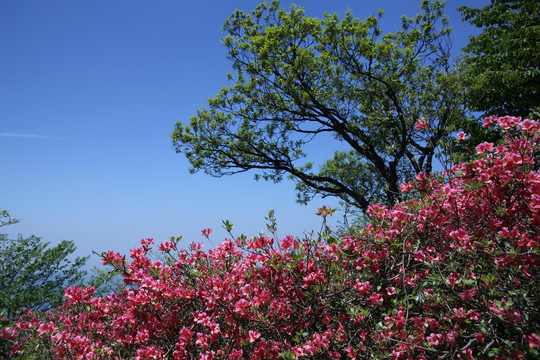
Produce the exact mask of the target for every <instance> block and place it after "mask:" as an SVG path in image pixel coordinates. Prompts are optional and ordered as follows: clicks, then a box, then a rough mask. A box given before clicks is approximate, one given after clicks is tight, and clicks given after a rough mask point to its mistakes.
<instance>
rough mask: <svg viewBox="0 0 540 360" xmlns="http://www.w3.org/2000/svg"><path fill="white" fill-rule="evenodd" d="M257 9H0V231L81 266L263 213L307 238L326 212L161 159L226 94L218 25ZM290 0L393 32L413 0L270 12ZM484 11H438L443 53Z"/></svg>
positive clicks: (314, 2)
mask: <svg viewBox="0 0 540 360" xmlns="http://www.w3.org/2000/svg"><path fill="white" fill-rule="evenodd" d="M258 2H259V1H248V0H237V1H227V0H220V1H217V0H212V1H181V0H176V1H172V0H160V1H149V0H145V1H143V0H136V1H134V0H92V1H90V0H85V1H83V0H47V1H42V0H24V1H17V0H0V49H1V50H0V51H1V54H2V55H1V56H0V154H1V155H2V166H1V169H2V176H1V177H0V208H4V209H7V210H8V211H10V212H11V214H12V216H14V217H17V218H20V219H21V223H20V224H16V225H12V226H9V227H4V228H2V231H3V232H7V233H9V234H10V235H12V236H16V234H18V233H22V234H23V235H25V236H29V235H31V234H35V235H38V236H41V237H43V238H44V240H45V241H49V242H51V243H56V242H58V241H61V240H73V241H74V242H75V244H76V245H77V248H78V250H77V254H78V255H87V254H90V253H91V251H92V250H94V251H98V252H100V251H104V250H109V249H110V250H115V251H120V252H121V253H126V252H127V251H128V250H129V249H130V248H132V247H135V246H137V245H138V241H139V240H140V239H141V238H145V237H153V238H154V239H155V241H156V242H160V241H163V240H165V239H167V238H169V237H170V236H178V235H183V238H184V243H183V245H184V246H187V244H188V243H189V242H190V241H202V242H203V243H207V242H206V240H205V239H204V238H202V237H201V235H200V234H201V230H202V229H203V228H207V227H209V228H212V229H214V234H213V235H212V239H213V242H214V243H217V242H219V241H221V240H222V239H223V238H225V236H226V234H225V232H224V230H221V228H220V224H221V220H222V219H229V220H230V221H231V222H233V223H234V224H235V225H236V229H235V233H236V234H240V233H245V234H246V235H248V236H254V235H257V234H258V232H259V231H260V230H263V229H265V228H266V227H265V220H264V217H265V216H266V214H267V213H268V210H269V209H274V210H275V211H276V216H277V219H278V232H279V234H280V236H285V235H287V234H291V235H302V234H303V233H304V231H306V230H309V229H318V228H319V227H320V219H319V218H318V217H317V216H315V215H314V213H315V212H316V209H317V208H318V207H320V206H321V205H323V204H329V205H335V204H336V202H335V201H331V200H328V199H316V200H314V201H313V202H312V203H311V204H309V205H308V206H302V205H298V204H296V203H295V192H294V183H293V182H292V181H285V182H283V183H280V184H273V183H268V182H256V181H254V180H253V174H252V173H247V174H241V175H235V176H230V177H223V178H219V179H216V178H212V177H210V176H208V175H205V174H204V173H197V174H189V172H188V167H189V165H188V162H187V161H186V159H185V158H184V156H183V155H179V154H176V153H175V152H174V150H173V149H172V144H171V140H170V134H171V132H172V130H173V126H174V124H175V122H176V121H177V120H181V121H188V120H189V118H190V117H191V116H192V115H193V114H195V111H196V109H197V108H200V107H202V106H204V105H205V103H206V100H207V99H208V98H209V97H212V96H214V95H215V94H216V93H217V92H218V91H219V90H220V88H221V86H222V85H225V84H227V82H226V74H227V72H228V71H229V70H230V62H229V61H228V60H227V59H226V55H227V54H226V51H225V48H224V46H223V45H222V44H221V42H220V39H221V38H222V37H223V36H224V35H225V34H224V33H223V31H222V30H221V26H222V24H223V22H224V21H225V19H226V18H227V17H229V16H230V15H231V14H232V12H233V11H234V10H235V9H237V8H239V9H242V10H245V11H249V10H252V9H253V8H254V7H255V6H256V5H257V4H258ZM290 3H296V4H297V5H299V6H302V7H304V9H305V10H306V13H307V15H309V16H316V17H321V16H323V14H324V12H325V11H327V12H330V13H334V12H337V13H339V14H343V13H344V12H345V10H346V9H347V8H350V9H351V10H352V12H353V14H354V15H355V16H356V17H359V18H365V17H366V16H368V15H371V14H376V12H377V10H378V9H379V8H382V9H383V10H385V15H384V18H383V23H382V24H383V30H385V31H394V30H396V29H397V26H398V24H399V18H400V16H401V15H403V14H406V15H408V16H413V15H415V14H416V13H417V12H418V5H419V3H420V1H416V0H407V1H405V0H379V1H370V2H366V1H360V0H356V1H352V0H349V1H347V0H332V1H322V0H311V1H308V0H297V1H282V2H281V4H282V6H284V7H286V8H288V7H289V4H290ZM486 3H487V1H485V0H483V1H465V0H455V1H454V0H449V1H448V15H449V17H450V20H451V26H452V28H453V30H454V32H453V36H454V52H455V53H458V52H459V50H460V49H461V48H462V47H463V46H464V45H465V44H466V43H467V38H468V36H469V35H471V34H475V33H477V32H478V31H477V29H475V28H472V27H471V26H470V25H469V24H467V23H463V22H461V20H460V16H459V13H458V12H457V11H456V10H455V9H456V8H457V7H458V6H460V5H463V4H467V5H469V6H473V7H480V6H484V5H485V4H486ZM326 145H327V146H328V144H326ZM321 146H323V147H324V146H325V144H322V145H321ZM328 150H331V149H328ZM336 218H338V219H339V218H340V216H339V215H337V216H336ZM208 246H210V244H208ZM92 263H97V257H94V258H93V260H92Z"/></svg>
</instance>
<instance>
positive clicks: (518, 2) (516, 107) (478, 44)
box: [459, 0, 540, 117]
mask: <svg viewBox="0 0 540 360" xmlns="http://www.w3.org/2000/svg"><path fill="white" fill-rule="evenodd" d="M459 10H460V12H461V14H462V18H463V20H466V21H469V22H470V23H471V24H472V25H475V26H477V27H479V28H482V32H481V33H480V34H479V35H478V36H474V37H471V39H470V42H469V44H468V45H467V46H466V47H465V48H464V49H463V50H464V52H465V56H464V58H463V65H464V66H465V74H466V76H465V77H464V78H465V79H466V80H467V81H466V86H467V92H468V93H469V94H468V97H467V100H468V105H469V106H470V107H471V108H472V109H473V110H476V111H480V112H482V113H484V114H485V115H486V116H489V115H496V116H503V115H508V114H512V115H516V116H523V117H527V116H530V113H531V111H538V110H539V109H540V94H539V93H538V88H539V84H540V2H538V1H534V0H492V1H491V4H489V5H487V6H485V7H483V8H480V9H478V8H470V7H467V6H462V7H460V8H459Z"/></svg>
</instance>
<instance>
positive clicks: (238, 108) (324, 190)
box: [172, 1, 464, 211]
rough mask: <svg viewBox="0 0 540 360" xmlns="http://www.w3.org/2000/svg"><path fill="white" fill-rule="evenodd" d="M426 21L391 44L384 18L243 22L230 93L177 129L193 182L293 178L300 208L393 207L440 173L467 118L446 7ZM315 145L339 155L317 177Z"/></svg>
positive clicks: (421, 18)
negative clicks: (202, 177) (321, 202)
mask: <svg viewBox="0 0 540 360" xmlns="http://www.w3.org/2000/svg"><path fill="white" fill-rule="evenodd" d="M421 10H422V12H421V13H420V14H418V15H417V16H415V17H413V18H407V17H403V18H402V21H401V30H399V31H397V32H395V33H389V34H385V35H383V34H382V31H381V29H380V27H379V20H380V17H381V16H382V11H380V12H379V16H378V17H374V16H369V17H368V18H366V20H364V21H361V20H359V19H357V18H354V17H353V15H352V14H351V13H350V12H347V13H346V15H345V17H344V18H341V19H340V18H338V16H337V15H330V14H326V15H325V18H324V19H318V18H310V17H307V16H306V15H305V14H304V11H303V10H302V9H301V8H298V7H294V6H293V7H291V9H290V11H285V10H283V9H282V8H280V7H279V2H278V1H273V2H272V3H271V4H270V5H267V4H266V3H262V4H260V5H259V6H258V7H257V8H256V9H255V10H254V11H252V12H251V13H246V12H243V11H240V10H238V11H236V12H235V13H234V14H233V15H232V16H231V17H230V18H229V19H228V20H227V21H226V23H225V25H224V30H225V31H226V32H227V33H228V35H227V36H226V37H225V38H224V39H223V43H224V44H225V46H226V47H227V49H228V52H229V59H230V60H231V61H232V67H233V69H234V73H232V74H230V75H229V80H231V81H232V82H233V84H232V85H230V86H226V87H223V89H222V90H221V92H219V94H218V95H217V96H216V97H214V98H211V99H209V101H208V108H202V109H199V110H198V111H197V114H196V115H195V116H193V117H192V118H191V120H190V123H189V125H184V124H183V123H182V122H177V124H176V126H175V129H174V132H173V134H172V138H173V144H174V147H175V149H176V151H177V152H179V153H184V154H185V155H186V157H187V158H188V160H189V161H190V163H191V165H192V167H191V169H190V171H191V172H195V171H198V170H203V171H205V172H206V173H207V174H210V175H212V176H216V177H219V176H223V175H230V174H235V173H241V172H246V171H248V170H252V169H253V170H255V171H256V178H257V179H258V178H262V179H265V180H271V181H274V182H279V181H281V180H282V179H283V178H284V177H285V176H289V177H290V178H292V179H294V180H296V181H297V190H298V200H299V202H301V203H306V202H308V201H309V200H311V199H312V198H313V197H314V196H316V195H322V196H335V197H338V198H340V199H341V200H342V201H343V202H344V203H345V204H347V205H349V206H351V207H353V208H356V209H362V210H364V211H365V210H366V209H367V206H368V205H369V204H370V203H373V202H383V203H386V204H393V203H395V202H396V201H398V200H399V198H400V195H399V194H400V191H399V185H400V183H401V182H403V181H404V180H408V179H411V177H412V176H413V175H414V174H416V173H418V172H422V171H425V172H427V173H429V172H431V170H432V161H433V157H434V156H435V154H436V151H437V146H438V144H439V142H440V140H441V139H443V138H444V137H445V136H447V135H448V134H449V132H450V131H452V130H454V129H453V124H455V121H456V119H458V118H462V117H463V111H464V110H463V107H462V102H463V100H462V95H463V90H462V89H461V88H460V82H459V81H457V77H456V74H455V73H454V71H453V70H452V69H451V67H450V65H449V48H450V41H449V36H450V29H449V28H448V27H447V19H446V17H445V15H444V13H443V10H444V2H443V1H423V2H422V4H421ZM421 118H423V119H425V121H423V122H422V124H420V125H421V126H420V127H419V126H417V125H415V124H416V123H417V121H418V119H421ZM330 137H332V138H333V139H334V140H335V142H334V143H330V144H329V140H328V139H330ZM308 144H309V146H312V148H313V147H316V146H318V147H326V148H327V147H329V146H330V147H332V148H334V149H335V148H338V149H340V150H339V151H336V152H335V153H334V155H333V157H332V158H330V159H328V160H326V162H324V163H323V164H322V165H320V168H319V170H318V171H316V170H314V168H315V165H314V164H313V163H311V162H309V161H306V157H307V156H308V149H307V148H306V147H307V146H308Z"/></svg>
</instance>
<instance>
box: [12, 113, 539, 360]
mask: <svg viewBox="0 0 540 360" xmlns="http://www.w3.org/2000/svg"><path fill="white" fill-rule="evenodd" d="M484 124H485V126H498V128H499V130H500V131H501V132H503V135H504V136H505V139H504V142H502V143H501V144H498V145H494V144H490V143H483V144H479V145H478V146H477V147H476V152H477V156H476V158H475V160H473V161H470V162H467V163H460V164H457V165H455V166H453V167H452V168H451V169H448V171H443V172H442V173H441V174H439V175H437V176H435V177H428V176H427V175H426V174H424V173H420V174H418V175H417V177H416V180H415V181H412V182H410V183H404V184H402V191H403V192H406V193H408V194H409V195H410V200H407V201H405V202H403V203H400V204H398V205H396V206H394V207H393V208H392V209H388V208H386V207H384V206H382V205H380V204H373V205H371V206H370V207H369V210H368V213H369V215H370V216H371V221H370V222H369V224H368V225H366V226H365V227H363V228H362V229H361V230H360V231H358V233H357V234H355V236H348V237H345V238H338V237H336V236H334V235H333V234H332V233H331V231H330V230H329V229H328V228H327V227H326V226H324V227H323V230H322V231H321V233H319V234H318V235H317V236H305V237H292V236H286V237H285V238H282V239H279V238H277V236H276V235H275V233H276V224H275V219H274V218H273V216H270V217H269V218H268V219H269V220H270V223H269V224H268V228H269V234H270V235H260V236H257V237H253V238H250V239H247V238H246V237H244V236H240V237H234V236H232V235H231V238H230V239H226V240H224V241H223V242H222V243H221V244H219V245H218V246H216V247H215V248H214V249H212V250H208V251H203V249H202V245H201V244H200V243H194V244H192V245H191V247H190V249H188V250H185V249H181V248H180V247H179V246H178V245H179V244H178V241H177V239H171V240H168V241H165V242H162V243H160V244H158V245H157V248H158V250H159V251H160V252H161V253H162V254H163V258H162V260H152V259H151V258H150V257H149V256H148V252H149V251H150V250H151V248H152V247H154V243H153V240H151V239H144V240H142V241H141V246H140V247H137V248H134V249H133V250H131V252H130V258H129V259H127V258H125V257H123V256H121V255H120V254H118V253H114V252H112V251H110V252H108V253H105V254H103V262H104V264H107V265H109V266H112V267H114V268H115V269H116V270H117V271H121V272H122V274H123V276H124V282H125V284H126V289H125V290H124V291H123V292H121V293H113V294H108V295H106V296H101V297H100V296H96V295H95V294H94V289H93V288H92V287H87V288H81V287H76V286H74V287H71V288H67V289H66V291H65V302H64V304H63V306H62V307H60V308H57V309H54V310H51V311H49V312H47V313H32V312H29V313H27V314H26V315H25V316H23V317H21V318H20V319H19V320H18V321H17V322H16V323H15V324H14V325H13V326H11V327H10V328H5V329H3V330H2V337H3V339H4V341H8V342H10V343H11V344H12V345H13V350H12V356H14V357H16V356H20V357H25V356H26V357H31V356H38V357H39V358H41V359H43V358H47V356H48V357H49V358H55V359H56V358H59V359H201V360H207V359H300V358H305V359H347V358H349V359H477V358H492V359H507V358H515V359H522V358H525V359H526V358H531V359H532V358H536V357H537V356H538V347H539V346H540V338H539V336H538V335H539V334H540V332H539V331H540V329H539V328H540V325H539V324H540V312H539V309H540V296H539V295H540V292H539V290H540V286H539V281H538V280H539V274H540V252H539V246H540V235H539V234H540V232H539V228H540V175H538V173H537V169H538V159H539V147H538V145H539V143H540V124H539V123H538V122H536V121H532V120H523V121H522V119H520V118H514V117H502V118H488V119H486V120H485V121H484ZM465 136H466V135H464V134H460V138H462V139H463V138H464V137H465ZM332 212H333V210H332V209H329V208H326V207H324V208H321V209H319V212H318V214H319V215H320V216H322V217H323V219H326V218H327V217H328V216H331V214H332ZM226 227H227V228H228V229H229V230H230V228H231V224H229V223H226ZM203 235H204V236H210V231H209V230H208V229H206V230H204V231H203ZM36 354H37V355H36Z"/></svg>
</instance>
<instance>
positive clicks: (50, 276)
mask: <svg viewBox="0 0 540 360" xmlns="http://www.w3.org/2000/svg"><path fill="white" fill-rule="evenodd" d="M4 215H7V216H4ZM2 217H7V218H8V219H9V214H8V213H7V212H6V213H5V214H3V215H2ZM2 222H4V221H2ZM73 252H75V245H74V243H73V242H72V241H62V242H61V243H59V244H58V245H56V246H53V247H50V246H49V243H46V242H43V241H42V239H41V238H39V237H36V236H33V235H32V236H30V237H29V238H23V236H22V235H19V237H18V238H17V239H9V238H8V235H7V234H0V314H1V315H0V317H1V316H5V317H6V318H7V319H12V318H13V317H16V316H18V315H20V314H21V313H22V311H21V309H22V308H29V309H35V310H46V309H50V308H52V307H55V306H58V305H60V304H62V301H63V295H64V287H66V286H68V285H72V284H78V283H81V282H82V280H83V277H84V276H85V275H86V272H85V271H84V270H82V267H83V266H84V265H85V263H86V261H87V259H88V257H83V258H81V257H77V258H76V259H75V260H74V261H71V260H69V259H68V257H69V256H70V255H71V254H72V253H73Z"/></svg>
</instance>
